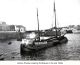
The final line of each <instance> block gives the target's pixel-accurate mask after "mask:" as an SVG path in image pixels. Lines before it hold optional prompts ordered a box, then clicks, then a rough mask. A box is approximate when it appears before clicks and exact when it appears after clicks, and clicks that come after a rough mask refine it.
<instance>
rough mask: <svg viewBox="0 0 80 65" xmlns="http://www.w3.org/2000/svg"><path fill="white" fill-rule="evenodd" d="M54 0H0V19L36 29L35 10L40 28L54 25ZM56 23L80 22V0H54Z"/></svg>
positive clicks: (70, 23)
mask: <svg viewBox="0 0 80 65" xmlns="http://www.w3.org/2000/svg"><path fill="white" fill-rule="evenodd" d="M53 2H54V0H0V21H5V22H6V23H7V24H15V25H16V24H17V25H18V24H19V25H24V26H25V27H26V29H27V30H35V29H37V10H36V8H38V11H39V12H38V13H39V22H40V29H47V28H50V27H52V23H53V26H54V12H53V7H54V6H53ZM55 5H56V14H57V25H58V26H67V25H77V24H80V0H55Z"/></svg>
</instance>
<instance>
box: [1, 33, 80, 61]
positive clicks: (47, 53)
mask: <svg viewBox="0 0 80 65" xmlns="http://www.w3.org/2000/svg"><path fill="white" fill-rule="evenodd" d="M65 36H66V37H67V38H68V42H67V43H64V44H59V45H56V46H53V47H51V48H48V49H43V50H41V51H39V52H36V53H33V54H26V53H24V54H21V53H20V43H21V42H20V41H17V40H15V39H13V40H7V41H0V60H80V34H66V35H65ZM9 42H12V43H10V44H8V43H9Z"/></svg>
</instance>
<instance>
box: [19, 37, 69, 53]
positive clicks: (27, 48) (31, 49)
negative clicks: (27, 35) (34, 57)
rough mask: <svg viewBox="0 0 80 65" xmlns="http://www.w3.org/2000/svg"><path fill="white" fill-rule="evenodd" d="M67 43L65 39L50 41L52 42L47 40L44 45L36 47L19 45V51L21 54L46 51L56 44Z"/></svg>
mask: <svg viewBox="0 0 80 65" xmlns="http://www.w3.org/2000/svg"><path fill="white" fill-rule="evenodd" d="M67 41H68V40H67V38H66V37H61V38H58V39H57V40H52V41H49V40H48V41H47V43H46V44H44V42H42V43H43V44H38V45H25V44H21V45H20V50H21V52H28V53H29V52H35V51H39V50H41V49H46V48H49V47H52V46H55V45H57V44H61V43H66V42H67ZM37 43H38V42H37Z"/></svg>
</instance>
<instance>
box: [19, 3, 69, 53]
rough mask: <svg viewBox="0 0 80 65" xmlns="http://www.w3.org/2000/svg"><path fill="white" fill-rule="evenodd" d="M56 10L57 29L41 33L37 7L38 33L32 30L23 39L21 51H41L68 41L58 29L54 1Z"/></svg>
mask: <svg viewBox="0 0 80 65" xmlns="http://www.w3.org/2000/svg"><path fill="white" fill-rule="evenodd" d="M54 12H55V31H53V30H51V31H49V32H46V31H45V32H44V34H43V35H41V33H40V30H39V19H38V9H37V22H38V33H37V34H36V33H34V32H32V33H31V34H29V35H27V37H26V38H25V39H22V43H21V45H20V49H21V51H27V52H34V51H39V50H41V49H45V48H49V47H52V46H54V45H56V44H60V43H65V42H67V41H68V40H67V38H66V37H64V34H61V32H60V30H58V29H57V26H56V10H55V2H54ZM45 33H46V35H45ZM48 34H51V35H48Z"/></svg>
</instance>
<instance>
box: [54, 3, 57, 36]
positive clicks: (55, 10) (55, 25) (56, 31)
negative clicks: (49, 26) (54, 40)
mask: <svg viewBox="0 0 80 65" xmlns="http://www.w3.org/2000/svg"><path fill="white" fill-rule="evenodd" d="M54 14H55V30H56V37H57V25H56V9H55V1H54Z"/></svg>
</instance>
